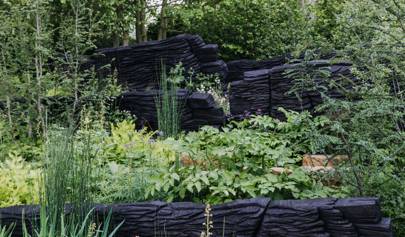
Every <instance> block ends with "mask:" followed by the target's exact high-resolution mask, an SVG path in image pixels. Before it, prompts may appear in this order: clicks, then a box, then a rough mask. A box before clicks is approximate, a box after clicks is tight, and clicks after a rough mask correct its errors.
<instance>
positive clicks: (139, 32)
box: [136, 0, 147, 43]
mask: <svg viewBox="0 0 405 237" xmlns="http://www.w3.org/2000/svg"><path fill="white" fill-rule="evenodd" d="M146 40H147V31H146V0H138V1H137V10H136V41H137V42H138V43H142V42H145V41H146Z"/></svg>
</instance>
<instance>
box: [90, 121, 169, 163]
mask: <svg viewBox="0 0 405 237" xmlns="http://www.w3.org/2000/svg"><path fill="white" fill-rule="evenodd" d="M154 136H155V133H154V132H148V131H146V129H142V130H140V131H137V130H136V129H135V125H134V123H133V122H132V121H130V120H124V121H122V122H120V123H118V124H117V125H111V134H110V135H106V136H105V137H104V138H103V140H102V141H101V142H102V146H101V147H99V148H98V149H99V155H101V158H104V159H105V160H106V161H114V162H116V163H118V164H126V165H129V166H131V167H139V166H143V165H147V164H152V163H161V162H162V164H167V162H169V161H174V160H175V153H174V151H173V150H172V149H171V146H170V144H169V143H167V142H165V141H159V140H155V139H154ZM167 141H171V139H168V140H167Z"/></svg>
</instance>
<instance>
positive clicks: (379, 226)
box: [0, 198, 394, 237]
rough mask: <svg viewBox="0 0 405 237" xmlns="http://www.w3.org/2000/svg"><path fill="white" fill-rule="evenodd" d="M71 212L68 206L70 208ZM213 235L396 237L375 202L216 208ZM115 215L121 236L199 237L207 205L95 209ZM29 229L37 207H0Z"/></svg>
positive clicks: (6, 220)
mask: <svg viewBox="0 0 405 237" xmlns="http://www.w3.org/2000/svg"><path fill="white" fill-rule="evenodd" d="M68 209H69V208H67V210H68ZM211 209H212V211H211V214H212V222H213V229H212V233H213V236H227V237H228V236H229V237H230V236H241V237H269V236H271V237H392V236H394V234H393V232H392V229H391V220H390V219H389V218H383V217H382V215H381V210H380V205H379V201H378V199H376V198H348V199H334V198H328V199H313V200H280V201H271V200H270V199H268V198H256V199H246V200H237V201H234V202H230V203H225V204H220V205H214V206H212V208H211ZM110 210H111V212H112V222H111V226H112V227H114V226H117V225H118V224H119V223H121V222H123V225H122V226H121V228H120V229H119V231H118V233H117V235H116V236H117V237H134V236H142V237H155V236H176V237H177V236H180V237H193V236H195V237H199V236H200V234H201V232H202V230H203V228H204V227H203V223H204V221H205V216H204V214H205V205H203V204H195V203H190V202H178V203H165V202H160V201H153V202H146V203H131V204H114V205H95V208H94V211H95V216H96V217H97V219H98V220H101V222H102V220H104V218H105V217H106V215H107V214H108V213H109V212H110ZM23 213H24V214H25V221H26V223H27V226H28V228H29V230H31V231H32V228H33V226H35V225H34V223H38V219H39V207H38V206H16V207H8V208H1V209H0V223H2V225H10V224H12V223H15V224H16V226H15V229H14V234H13V236H15V237H20V236H22V214H23Z"/></svg>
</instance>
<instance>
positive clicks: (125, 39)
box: [122, 31, 129, 46]
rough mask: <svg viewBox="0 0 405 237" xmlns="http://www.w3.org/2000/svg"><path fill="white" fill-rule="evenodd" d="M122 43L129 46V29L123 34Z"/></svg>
mask: <svg viewBox="0 0 405 237" xmlns="http://www.w3.org/2000/svg"><path fill="white" fill-rule="evenodd" d="M122 45H123V46H128V45H129V33H128V31H125V32H124V34H123V36H122Z"/></svg>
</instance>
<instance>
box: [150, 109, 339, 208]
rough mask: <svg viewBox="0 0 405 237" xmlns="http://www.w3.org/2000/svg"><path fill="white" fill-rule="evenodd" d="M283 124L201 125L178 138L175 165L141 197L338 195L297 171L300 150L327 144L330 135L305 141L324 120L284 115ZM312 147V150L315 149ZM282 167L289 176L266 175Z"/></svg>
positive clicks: (209, 198)
mask: <svg viewBox="0 0 405 237" xmlns="http://www.w3.org/2000/svg"><path fill="white" fill-rule="evenodd" d="M286 115H287V117H288V119H287V121H286V122H279V121H277V120H274V119H271V118H269V117H261V116H259V117H255V118H253V119H251V120H245V121H242V122H240V123H234V124H232V125H231V126H228V127H226V128H223V130H222V131H220V130H218V129H216V128H212V127H204V128H202V130H201V131H199V132H192V133H189V134H188V135H186V136H184V137H183V138H182V140H181V144H180V145H181V146H180V147H179V148H177V150H178V151H179V152H181V154H182V157H181V160H180V162H179V161H178V162H175V163H174V164H173V165H172V166H168V167H166V168H165V167H162V168H161V169H160V170H159V173H158V174H157V175H155V176H153V178H152V179H151V180H152V185H151V186H150V187H149V188H148V192H147V198H153V197H154V196H155V193H160V192H163V193H165V198H166V199H167V200H169V201H173V200H175V201H180V200H188V201H199V202H201V201H202V202H209V203H218V202H223V201H229V200H233V199H236V198H248V197H256V196H268V197H272V198H274V199H283V198H284V199H286V198H314V197H326V196H328V195H343V194H342V193H340V192H339V190H337V189H333V188H329V187H326V186H324V185H322V183H321V182H319V181H317V179H315V178H313V177H311V175H310V174H308V173H305V172H304V171H303V170H301V169H300V168H298V167H297V163H299V162H300V161H301V159H302V155H303V154H304V153H305V152H308V151H309V150H311V151H312V152H322V151H323V150H321V149H320V147H326V146H327V145H330V144H333V143H334V142H335V139H334V138H333V137H330V136H327V135H325V136H319V140H316V139H311V137H314V136H316V135H317V134H318V133H314V131H316V130H321V129H322V128H323V127H325V126H326V125H327V124H328V120H326V118H324V117H318V118H315V119H312V118H311V116H310V115H309V114H308V113H303V114H298V113H287V112H286ZM315 149H318V150H315ZM272 167H284V168H286V169H287V170H289V172H292V173H291V174H287V173H285V174H282V175H279V176H277V175H275V174H272V171H271V168H272Z"/></svg>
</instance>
